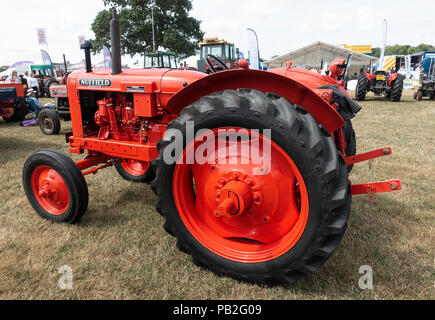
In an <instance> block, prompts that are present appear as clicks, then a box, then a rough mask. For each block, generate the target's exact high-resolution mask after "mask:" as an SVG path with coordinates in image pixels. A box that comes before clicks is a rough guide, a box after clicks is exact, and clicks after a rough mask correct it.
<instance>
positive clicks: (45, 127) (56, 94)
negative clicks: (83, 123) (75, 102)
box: [38, 73, 71, 135]
mask: <svg viewBox="0 0 435 320" xmlns="http://www.w3.org/2000/svg"><path fill="white" fill-rule="evenodd" d="M68 76H69V73H66V74H65V75H64V76H63V77H62V79H61V81H60V84H58V85H52V86H50V96H51V97H52V98H55V99H56V103H55V106H56V107H55V109H44V110H42V111H41V112H39V114H38V124H39V128H40V129H41V131H42V133H43V134H46V135H53V134H58V133H59V132H60V129H61V122H60V119H63V120H65V121H69V120H71V114H70V109H69V101H68V88H67V85H66V82H67V79H68Z"/></svg>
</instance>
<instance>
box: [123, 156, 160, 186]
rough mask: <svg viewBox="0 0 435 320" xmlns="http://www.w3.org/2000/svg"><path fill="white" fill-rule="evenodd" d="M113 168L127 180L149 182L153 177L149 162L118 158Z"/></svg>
mask: <svg viewBox="0 0 435 320" xmlns="http://www.w3.org/2000/svg"><path fill="white" fill-rule="evenodd" d="M115 169H116V171H117V172H118V173H119V175H120V176H121V177H123V178H124V179H125V180H128V181H133V182H143V183H150V182H151V181H153V180H154V178H155V175H154V171H153V170H152V169H151V168H150V163H149V162H143V161H137V160H129V159H124V160H119V161H116V162H115Z"/></svg>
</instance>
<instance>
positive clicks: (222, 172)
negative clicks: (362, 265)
mask: <svg viewBox="0 0 435 320" xmlns="http://www.w3.org/2000/svg"><path fill="white" fill-rule="evenodd" d="M191 121H193V122H191ZM192 123H194V131H195V133H196V134H197V135H198V136H197V138H195V140H193V137H192V138H191V139H187V137H189V136H191V134H189V133H188V130H187V129H186V128H187V127H188V126H189V125H190V124H192ZM219 128H220V129H219ZM222 128H225V130H228V129H229V130H230V132H231V130H233V131H232V132H233V133H228V131H222ZM240 128H246V129H245V130H242V131H237V130H238V129H240ZM202 129H210V130H209V131H203V130H202ZM251 129H255V130H251ZM265 129H266V130H267V129H270V130H271V140H269V139H268V137H267V136H265V134H266V133H267V131H264V130H265ZM200 130H201V131H200ZM234 132H237V134H235V133H234ZM241 132H242V133H241ZM204 138H205V141H204ZM227 138H228V139H227ZM186 139H187V141H188V142H187V143H188V144H187V145H186ZM222 139H224V141H225V142H224V143H223V144H222V145H221V141H222ZM228 140H229V141H232V143H234V144H235V145H236V148H234V149H230V150H233V151H230V153H228V156H227V158H225V157H224V158H225V159H226V160H228V161H223V162H222V161H221V160H222V158H219V157H220V155H221V153H220V151H222V150H221V148H222V147H223V148H224V150H225V148H226V147H228V143H229V141H228ZM255 141H259V143H258V144H257V147H256V146H255V144H254V142H255ZM267 143H269V144H270V158H268V159H269V160H270V163H267V161H266V164H265V163H264V162H263V163H262V165H259V164H258V163H257V162H256V161H255V159H254V158H253V156H252V155H253V154H254V153H255V154H261V153H262V151H260V150H258V149H257V148H258V145H262V146H264V145H265V144H267ZM216 144H217V148H218V150H217V151H216V152H212V151H210V152H208V150H209V149H208V148H209V147H210V146H215V147H216ZM246 144H249V147H250V150H251V152H244V151H243V147H246ZM180 145H181V146H182V148H179V147H178V146H180ZM219 146H221V147H219ZM193 149H195V150H196V154H197V153H198V150H202V151H204V150H207V152H206V154H207V155H206V160H207V161H205V162H204V161H198V159H197V157H194V158H191V157H190V156H191V155H192V151H193ZM158 150H159V154H160V156H159V158H158V159H156V160H154V162H153V164H154V166H155V167H156V179H155V180H154V181H153V183H152V186H153V189H154V190H155V191H156V193H157V196H158V201H157V203H156V209H157V210H158V212H159V213H160V214H161V215H162V216H163V217H164V218H165V220H166V221H165V225H164V228H165V230H166V231H167V232H168V233H170V234H171V235H174V236H175V237H176V238H177V247H178V248H179V249H180V250H181V251H183V252H186V253H188V254H190V255H191V256H192V259H193V262H194V263H195V264H196V265H198V266H203V267H206V268H209V269H210V270H212V271H214V272H216V273H218V274H224V275H228V276H231V277H233V278H235V279H239V280H244V281H249V282H255V283H266V284H275V283H282V284H290V283H294V282H296V281H297V280H298V279H300V278H301V277H303V276H304V275H306V274H309V273H311V272H314V271H315V270H317V269H318V268H320V267H321V266H322V265H323V264H324V263H325V262H326V260H327V259H328V258H329V257H330V256H331V254H332V253H333V251H334V250H335V248H336V247H337V245H338V244H339V242H340V241H341V239H342V237H343V235H344V233H345V230H346V227H347V220H348V217H349V213H350V206H351V194H350V183H349V180H348V173H347V170H346V164H345V162H344V158H343V156H342V155H341V154H340V153H339V152H338V151H337V147H336V146H335V144H334V141H333V139H332V138H331V136H330V134H329V133H328V132H327V131H326V130H325V129H323V128H322V127H321V126H319V125H318V123H317V122H316V121H315V120H314V118H313V117H312V116H311V115H310V114H309V113H307V112H306V111H305V110H303V109H302V108H300V107H297V106H295V105H293V104H291V103H290V102H289V101H287V100H286V99H284V98H282V97H279V96H277V95H274V94H264V93H262V92H259V91H256V90H250V89H239V90H237V91H232V90H227V91H224V92H220V93H215V94H212V95H211V96H207V97H203V98H201V99H200V100H199V101H198V102H196V103H194V104H192V105H191V106H189V107H187V108H186V109H184V110H183V111H182V112H181V114H180V117H179V118H177V119H176V120H174V121H172V122H171V123H170V124H169V125H168V129H167V131H166V135H165V137H164V139H162V140H160V142H159V143H158ZM177 150H178V151H177ZM254 151H255V152H254ZM224 152H226V151H224ZM231 152H232V153H231ZM256 152H260V153H256ZM169 155H175V157H174V158H173V159H182V158H180V157H179V156H181V155H182V156H183V157H185V160H186V159H191V160H192V159H193V160H194V161H190V162H189V161H187V162H186V161H185V162H184V164H183V163H180V162H179V161H177V163H171V162H169V161H168V156H169ZM203 155H204V154H203ZM187 163H192V164H187ZM231 163H237V164H231ZM262 169H263V171H261V170H262ZM258 170H259V171H258ZM254 172H257V174H254ZM261 172H262V173H261Z"/></svg>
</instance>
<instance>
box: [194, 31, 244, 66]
mask: <svg viewBox="0 0 435 320" xmlns="http://www.w3.org/2000/svg"><path fill="white" fill-rule="evenodd" d="M198 45H199V48H200V58H199V60H198V71H200V72H205V73H209V70H208V67H207V63H206V61H207V59H210V58H209V56H213V57H216V58H217V59H219V60H220V61H222V62H223V63H224V64H225V65H226V66H227V67H228V68H229V69H232V68H234V67H235V66H236V65H237V55H236V49H235V47H234V44H233V43H229V42H227V41H225V40H219V38H217V37H216V38H205V39H204V41H203V42H200V43H199V44H198ZM212 59H213V58H212ZM211 62H212V64H213V66H214V67H215V69H216V70H221V69H222V66H221V65H220V64H219V63H216V62H215V61H211Z"/></svg>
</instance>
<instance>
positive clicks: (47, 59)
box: [41, 50, 52, 65]
mask: <svg viewBox="0 0 435 320" xmlns="http://www.w3.org/2000/svg"><path fill="white" fill-rule="evenodd" d="M41 56H42V61H43V62H44V64H46V65H52V63H51V58H50V55H49V54H48V53H47V52H46V51H44V50H41Z"/></svg>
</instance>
